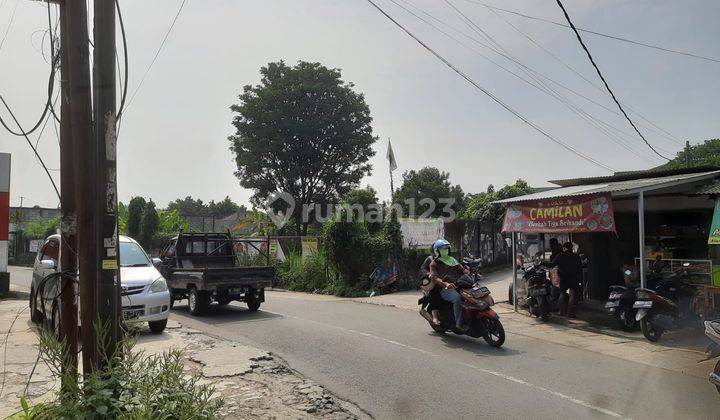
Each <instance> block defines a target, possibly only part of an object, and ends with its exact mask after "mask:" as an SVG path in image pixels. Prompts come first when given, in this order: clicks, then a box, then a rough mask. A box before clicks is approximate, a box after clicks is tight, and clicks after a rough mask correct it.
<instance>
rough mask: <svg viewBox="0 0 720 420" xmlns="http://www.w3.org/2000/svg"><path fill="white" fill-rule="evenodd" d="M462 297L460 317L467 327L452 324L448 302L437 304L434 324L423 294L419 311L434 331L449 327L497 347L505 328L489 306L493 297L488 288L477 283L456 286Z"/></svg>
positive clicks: (501, 341) (459, 333) (452, 316)
mask: <svg viewBox="0 0 720 420" xmlns="http://www.w3.org/2000/svg"><path fill="white" fill-rule="evenodd" d="M455 290H457V292H458V293H460V296H461V297H462V300H463V303H462V307H463V320H464V322H465V324H466V325H467V326H468V327H469V328H468V329H467V330H466V331H462V330H459V329H457V328H456V327H455V316H454V315H453V308H452V304H451V303H449V302H445V301H443V304H442V305H441V307H440V308H438V309H439V310H440V317H439V318H440V325H435V324H434V323H433V320H432V316H430V311H429V310H428V309H430V308H428V305H429V299H428V296H427V295H426V296H424V297H423V298H421V299H420V300H419V303H420V304H421V310H420V315H422V317H423V318H425V320H427V321H428V323H429V324H430V327H432V329H433V330H435V331H436V332H438V333H445V332H446V331H452V332H454V333H455V334H457V335H468V336H470V337H475V338H479V337H482V338H483V339H484V340H485V341H486V342H487V343H488V344H489V345H491V346H493V347H500V346H502V345H503V343H504V342H505V329H504V328H503V325H502V323H501V322H500V316H499V315H498V314H497V312H495V311H494V310H492V309H491V308H490V307H491V306H493V305H495V301H494V300H493V298H492V296H490V290H489V289H488V288H487V287H485V286H480V285H479V284H478V283H475V284H473V286H472V287H470V288H465V289H463V288H457V289H455Z"/></svg>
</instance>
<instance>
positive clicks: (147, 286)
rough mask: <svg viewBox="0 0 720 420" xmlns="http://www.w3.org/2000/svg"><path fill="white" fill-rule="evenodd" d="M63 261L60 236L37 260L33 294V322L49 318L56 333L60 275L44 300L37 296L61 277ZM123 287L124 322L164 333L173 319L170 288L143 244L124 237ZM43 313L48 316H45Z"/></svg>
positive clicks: (50, 240) (45, 245) (54, 237)
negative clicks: (39, 291) (132, 322)
mask: <svg viewBox="0 0 720 420" xmlns="http://www.w3.org/2000/svg"><path fill="white" fill-rule="evenodd" d="M59 261H60V235H52V236H49V237H48V238H47V239H46V240H45V243H43V245H42V247H41V248H40V250H39V251H38V253H37V257H36V258H35V264H34V266H33V278H32V286H31V291H30V314H31V317H32V320H33V321H34V322H40V321H42V320H43V318H47V319H46V321H47V322H49V323H50V324H51V325H52V326H53V327H54V328H56V329H57V327H58V325H59V321H60V319H59V318H60V308H59V302H58V299H55V298H56V297H57V296H58V295H59V294H60V293H61V290H60V282H59V281H58V280H59V275H56V276H52V277H50V278H48V280H47V281H46V282H45V284H44V286H43V287H42V295H43V296H42V299H40V296H36V294H37V293H36V291H38V290H39V286H40V284H41V283H42V280H43V279H44V278H46V277H48V276H50V275H52V274H59V272H60V267H59ZM120 285H121V287H122V316H123V319H125V320H127V321H129V320H134V321H137V322H147V323H148V325H149V326H150V330H151V331H152V332H154V333H161V332H162V331H163V330H164V329H165V326H166V325H167V320H168V316H169V315H170V293H169V292H168V288H167V284H166V283H165V279H164V278H163V276H162V275H161V274H160V272H159V271H158V270H157V269H156V268H155V266H154V265H153V264H152V262H151V261H150V258H148V256H147V254H146V253H145V250H143V248H142V247H141V246H140V244H138V243H137V242H136V241H135V240H134V239H132V238H129V237H127V236H122V235H121V236H120ZM41 302H42V303H41ZM39 304H42V305H43V306H42V307H41V306H40V305H39ZM43 309H44V311H43ZM43 313H44V314H46V316H43Z"/></svg>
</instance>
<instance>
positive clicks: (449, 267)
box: [430, 239, 468, 331]
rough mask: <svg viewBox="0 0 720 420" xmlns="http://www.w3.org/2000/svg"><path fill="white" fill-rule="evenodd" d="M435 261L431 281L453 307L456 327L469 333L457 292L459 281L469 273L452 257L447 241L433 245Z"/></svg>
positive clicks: (431, 266) (431, 267)
mask: <svg viewBox="0 0 720 420" xmlns="http://www.w3.org/2000/svg"><path fill="white" fill-rule="evenodd" d="M433 255H434V257H435V258H434V259H433V261H432V263H430V279H431V280H433V281H434V282H435V287H439V288H440V296H441V297H442V298H443V300H445V301H446V302H450V303H452V305H453V314H454V315H455V327H456V328H457V329H458V330H460V331H467V329H468V327H467V325H465V324H464V323H463V314H462V297H461V296H460V294H459V293H458V292H457V290H455V288H456V284H455V283H456V282H457V280H458V279H459V278H460V277H462V276H463V275H465V274H468V271H467V270H466V269H465V268H464V267H463V266H462V265H461V264H459V263H458V262H457V260H456V259H455V258H453V257H451V256H450V242H448V241H446V240H445V239H438V240H437V241H435V243H434V244H433Z"/></svg>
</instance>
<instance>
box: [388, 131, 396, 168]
mask: <svg viewBox="0 0 720 420" xmlns="http://www.w3.org/2000/svg"><path fill="white" fill-rule="evenodd" d="M386 157H387V160H388V162H389V163H390V172H392V171H394V170H395V169H397V162H396V161H395V153H394V152H393V149H392V144H390V139H388V150H387V156H386Z"/></svg>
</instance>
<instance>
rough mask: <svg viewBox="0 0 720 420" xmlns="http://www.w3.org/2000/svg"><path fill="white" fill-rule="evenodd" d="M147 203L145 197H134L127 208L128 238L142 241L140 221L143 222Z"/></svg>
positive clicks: (126, 225)
mask: <svg viewBox="0 0 720 420" xmlns="http://www.w3.org/2000/svg"><path fill="white" fill-rule="evenodd" d="M146 204H147V202H146V201H145V199H144V198H143V197H133V198H132V199H130V203H129V204H128V206H127V221H126V222H125V229H126V230H127V234H128V236H130V237H131V238H133V239H136V240H137V239H140V221H141V220H142V216H143V211H145V205H146Z"/></svg>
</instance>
